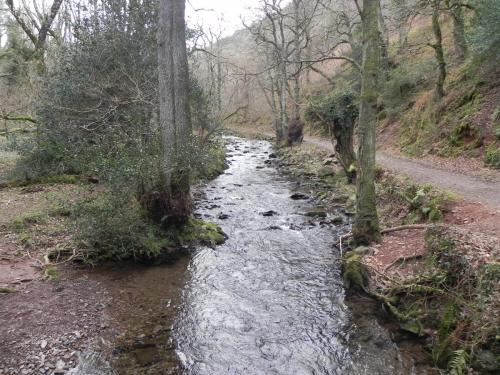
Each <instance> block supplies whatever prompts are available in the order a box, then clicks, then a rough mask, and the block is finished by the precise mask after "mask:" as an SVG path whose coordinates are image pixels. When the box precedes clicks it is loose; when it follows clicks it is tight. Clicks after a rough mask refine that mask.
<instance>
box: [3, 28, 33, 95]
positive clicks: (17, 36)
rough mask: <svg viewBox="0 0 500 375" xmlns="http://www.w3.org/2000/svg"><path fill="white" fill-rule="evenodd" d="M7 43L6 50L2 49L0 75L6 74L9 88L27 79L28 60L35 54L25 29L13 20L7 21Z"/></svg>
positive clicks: (5, 78)
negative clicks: (24, 32) (24, 35)
mask: <svg viewBox="0 0 500 375" xmlns="http://www.w3.org/2000/svg"><path fill="white" fill-rule="evenodd" d="M6 31H7V43H6V46H5V49H4V50H0V75H5V77H4V78H2V79H3V80H5V82H6V83H7V87H8V89H9V90H10V89H12V88H14V87H15V86H16V85H17V84H19V83H20V82H21V81H24V80H25V79H26V73H27V71H28V60H29V59H30V57H31V55H32V54H33V49H32V47H31V46H30V45H29V42H28V41H27V40H26V38H23V36H22V35H23V31H22V30H21V28H20V26H19V25H18V24H17V23H16V22H15V21H13V20H10V21H8V22H7V27H6Z"/></svg>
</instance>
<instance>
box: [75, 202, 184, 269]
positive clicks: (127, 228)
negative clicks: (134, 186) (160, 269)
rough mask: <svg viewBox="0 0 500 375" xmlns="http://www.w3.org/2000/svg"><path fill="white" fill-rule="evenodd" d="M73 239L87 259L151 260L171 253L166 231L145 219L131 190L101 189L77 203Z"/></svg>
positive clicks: (100, 260) (170, 242) (97, 260)
mask: <svg viewBox="0 0 500 375" xmlns="http://www.w3.org/2000/svg"><path fill="white" fill-rule="evenodd" d="M75 213H76V233H77V240H78V241H79V242H81V243H82V244H83V248H84V258H85V259H86V260H87V261H89V262H92V263H94V262H104V261H123V260H134V261H151V260H157V259H160V258H162V257H168V256H169V255H171V252H172V251H171V248H172V245H173V244H174V242H173V240H172V238H169V235H168V233H166V232H164V231H162V230H161V229H160V228H159V227H158V226H157V225H155V224H153V223H150V222H148V221H147V220H146V218H145V215H144V213H143V210H142V208H141V206H140V204H139V202H138V201H137V200H136V199H135V197H134V196H133V195H132V194H127V193H122V194H117V193H114V194H113V193H105V194H101V195H99V196H94V197H91V198H88V199H86V200H84V201H82V202H80V203H78V204H77V206H76V207H75Z"/></svg>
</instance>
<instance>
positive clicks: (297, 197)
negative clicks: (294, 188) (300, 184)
mask: <svg viewBox="0 0 500 375" xmlns="http://www.w3.org/2000/svg"><path fill="white" fill-rule="evenodd" d="M290 198H291V199H293V200H294V201H298V200H305V199H309V196H308V195H306V194H304V193H294V194H292V195H290Z"/></svg>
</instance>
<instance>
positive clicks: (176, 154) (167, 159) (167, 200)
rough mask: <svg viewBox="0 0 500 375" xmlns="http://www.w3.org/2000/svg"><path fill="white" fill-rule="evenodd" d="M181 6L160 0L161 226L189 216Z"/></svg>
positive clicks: (182, 2) (158, 203) (158, 201)
mask: <svg viewBox="0 0 500 375" xmlns="http://www.w3.org/2000/svg"><path fill="white" fill-rule="evenodd" d="M185 6H186V4H185V0H160V15H159V16H160V22H159V27H158V70H159V94H160V97H159V99H160V100H159V103H160V126H161V129H162V141H163V177H164V181H162V184H163V186H162V189H163V190H162V191H161V192H160V194H159V197H156V198H155V200H156V202H155V204H153V207H154V209H155V211H156V212H154V214H155V215H156V216H157V218H159V216H161V221H162V222H163V224H165V225H170V224H178V223H183V222H185V221H186V220H187V218H188V217H189V214H190V213H191V197H190V152H189V149H190V146H191V137H192V129H191V116H190V107H189V68H188V59H187V50H186V24H185ZM158 211H159V212H158ZM158 214H160V215H158Z"/></svg>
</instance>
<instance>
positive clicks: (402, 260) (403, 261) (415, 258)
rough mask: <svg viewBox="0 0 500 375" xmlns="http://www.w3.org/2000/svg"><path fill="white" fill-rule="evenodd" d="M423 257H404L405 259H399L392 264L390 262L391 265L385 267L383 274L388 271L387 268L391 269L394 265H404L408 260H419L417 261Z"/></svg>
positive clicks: (420, 255) (419, 255) (418, 255)
mask: <svg viewBox="0 0 500 375" xmlns="http://www.w3.org/2000/svg"><path fill="white" fill-rule="evenodd" d="M423 257H424V256H423V255H422V254H416V255H410V256H406V257H399V258H398V259H396V260H395V261H394V262H391V264H389V265H388V266H387V267H385V268H384V272H385V271H387V270H389V268H391V267H393V266H394V265H396V264H398V263H405V262H407V261H410V260H419V259H422V258H423Z"/></svg>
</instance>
